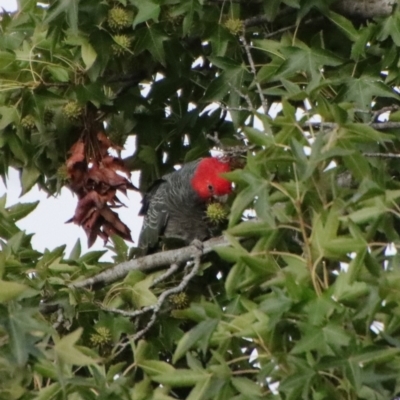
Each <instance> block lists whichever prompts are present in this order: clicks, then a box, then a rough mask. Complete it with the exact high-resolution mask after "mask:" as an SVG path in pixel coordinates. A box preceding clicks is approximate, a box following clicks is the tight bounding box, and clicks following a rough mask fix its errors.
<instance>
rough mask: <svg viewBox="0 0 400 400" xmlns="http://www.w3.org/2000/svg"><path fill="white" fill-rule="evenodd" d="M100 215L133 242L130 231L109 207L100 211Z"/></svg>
mask: <svg viewBox="0 0 400 400" xmlns="http://www.w3.org/2000/svg"><path fill="white" fill-rule="evenodd" d="M100 214H101V215H102V217H103V218H104V219H105V220H106V221H107V222H108V223H109V224H110V225H111V226H112V227H113V228H114V229H115V230H116V231H118V232H120V233H121V234H123V235H125V236H127V237H129V240H132V239H131V231H130V229H129V228H128V227H127V226H126V225H125V224H124V223H123V222H121V220H120V219H119V216H118V214H117V213H115V212H114V211H112V210H111V209H110V208H108V207H107V208H103V209H102V210H101V211H100Z"/></svg>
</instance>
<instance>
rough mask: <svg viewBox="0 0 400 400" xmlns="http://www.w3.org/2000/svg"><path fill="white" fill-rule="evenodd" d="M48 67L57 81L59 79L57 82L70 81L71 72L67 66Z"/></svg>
mask: <svg viewBox="0 0 400 400" xmlns="http://www.w3.org/2000/svg"><path fill="white" fill-rule="evenodd" d="M47 69H48V71H49V72H50V74H51V76H52V77H53V78H54V80H55V81H57V82H68V81H69V73H68V70H67V69H66V68H63V67H59V66H48V67H47Z"/></svg>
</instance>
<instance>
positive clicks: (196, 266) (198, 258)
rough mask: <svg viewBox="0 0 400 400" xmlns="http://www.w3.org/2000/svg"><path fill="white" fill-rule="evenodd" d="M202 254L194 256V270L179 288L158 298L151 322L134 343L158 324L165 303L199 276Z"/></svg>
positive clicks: (167, 291) (169, 290)
mask: <svg viewBox="0 0 400 400" xmlns="http://www.w3.org/2000/svg"><path fill="white" fill-rule="evenodd" d="M201 254H202V252H201V251H200V250H198V253H197V254H196V255H195V256H194V263H193V267H192V269H191V270H190V272H189V273H188V274H187V275H185V276H184V278H183V279H182V281H181V283H180V284H179V285H178V286H175V287H173V288H171V289H168V290H166V291H165V292H162V293H161V295H160V297H159V298H158V301H157V303H156V304H155V305H154V308H153V315H152V316H151V318H150V319H149V322H148V323H147V325H146V326H145V327H144V328H143V329H142V330H140V331H139V332H137V333H136V334H135V335H134V336H133V338H132V339H133V341H137V340H139V339H140V338H141V337H142V336H143V335H144V334H145V333H146V332H147V331H148V330H149V329H150V328H151V327H152V326H153V325H154V323H155V322H156V319H157V315H158V313H159V311H160V309H161V307H162V305H163V303H164V301H165V300H166V299H167V298H168V297H169V296H171V295H173V294H177V293H180V292H182V291H183V290H184V289H185V288H186V286H187V285H188V284H189V282H190V281H191V280H192V279H193V278H194V277H195V276H196V275H197V273H198V271H199V268H200V261H201Z"/></svg>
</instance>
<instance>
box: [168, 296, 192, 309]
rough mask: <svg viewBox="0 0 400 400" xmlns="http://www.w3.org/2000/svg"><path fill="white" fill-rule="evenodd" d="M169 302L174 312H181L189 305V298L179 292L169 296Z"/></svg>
mask: <svg viewBox="0 0 400 400" xmlns="http://www.w3.org/2000/svg"><path fill="white" fill-rule="evenodd" d="M169 302H170V303H171V305H172V307H173V308H174V309H175V310H182V309H184V308H186V307H187V306H188V305H189V297H188V295H187V294H186V293H184V292H181V293H177V294H173V295H172V296H170V298H169Z"/></svg>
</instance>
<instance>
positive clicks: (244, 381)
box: [231, 377, 262, 397]
mask: <svg viewBox="0 0 400 400" xmlns="http://www.w3.org/2000/svg"><path fill="white" fill-rule="evenodd" d="M231 382H232V385H233V386H234V387H235V389H236V390H237V391H238V392H239V393H242V394H243V395H245V396H246V397H253V396H262V392H261V386H260V385H258V384H257V383H255V382H253V381H252V380H250V379H248V378H242V377H238V378H231Z"/></svg>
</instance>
